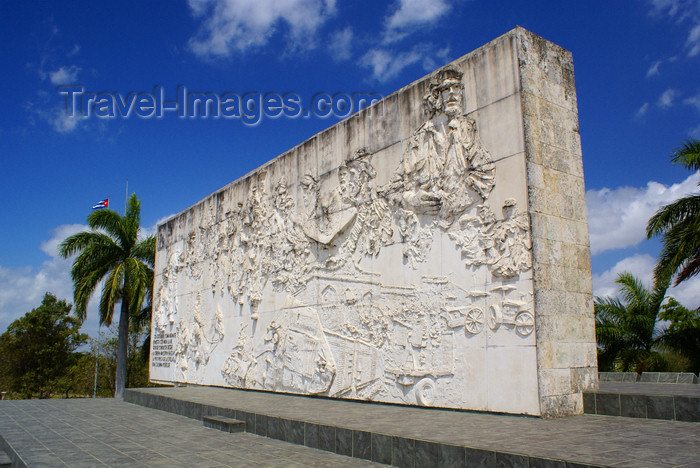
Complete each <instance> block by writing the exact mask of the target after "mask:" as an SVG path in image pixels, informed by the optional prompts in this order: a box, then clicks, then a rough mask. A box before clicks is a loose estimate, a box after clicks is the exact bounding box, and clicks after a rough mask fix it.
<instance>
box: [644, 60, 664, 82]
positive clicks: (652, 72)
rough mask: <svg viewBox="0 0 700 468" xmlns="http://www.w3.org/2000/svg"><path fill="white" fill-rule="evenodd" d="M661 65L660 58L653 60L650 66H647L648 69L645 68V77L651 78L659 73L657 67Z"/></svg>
mask: <svg viewBox="0 0 700 468" xmlns="http://www.w3.org/2000/svg"><path fill="white" fill-rule="evenodd" d="M660 66H661V60H658V61H656V62H654V63H653V64H652V65H651V67H649V70H647V78H651V77H652V76H656V75H659V74H660V72H659V67H660Z"/></svg>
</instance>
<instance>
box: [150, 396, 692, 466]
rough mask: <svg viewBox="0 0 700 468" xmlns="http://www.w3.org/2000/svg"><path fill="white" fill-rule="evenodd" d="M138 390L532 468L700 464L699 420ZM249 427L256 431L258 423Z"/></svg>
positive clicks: (169, 406) (170, 406) (167, 403)
mask: <svg viewBox="0 0 700 468" xmlns="http://www.w3.org/2000/svg"><path fill="white" fill-rule="evenodd" d="M137 392H139V393H146V394H150V395H157V396H158V397H165V398H160V399H159V404H163V405H164V408H163V409H166V410H168V409H169V410H171V411H172V410H173V408H175V406H176V405H175V404H173V403H174V401H173V400H180V401H184V402H189V404H191V405H195V406H197V405H198V406H197V407H199V408H200V409H201V411H204V410H211V409H213V408H231V409H236V410H240V411H242V412H244V413H243V414H245V415H246V416H251V415H253V414H254V415H267V416H269V418H267V419H268V420H271V419H272V418H284V419H288V420H297V421H304V422H306V423H311V424H314V425H319V426H318V427H320V429H321V430H322V429H324V428H325V427H335V428H344V429H343V430H346V429H347V430H352V431H353V432H357V433H370V432H371V433H373V434H384V435H389V436H391V437H394V438H401V440H405V439H414V440H417V441H426V442H429V443H431V442H432V443H437V444H446V445H447V444H448V445H452V446H459V447H467V458H468V457H469V453H470V452H469V449H470V448H471V449H475V451H490V452H496V453H505V454H512V455H514V456H513V457H511V459H513V460H520V462H522V461H525V463H526V464H525V465H522V464H521V463H520V462H519V463H516V464H515V465H509V466H528V464H527V463H528V460H529V466H560V465H562V464H561V463H556V462H555V463H551V462H549V461H546V460H545V461H543V462H536V463H533V460H535V458H541V459H549V460H565V461H567V462H575V463H578V464H581V465H584V466H585V465H602V466H628V467H655V468H662V467H671V466H688V467H689V466H700V443H699V442H700V423H693V422H679V421H662V420H646V419H644V420H643V419H633V418H621V417H611V416H600V415H579V416H572V417H566V418H559V419H551V420H545V419H540V418H532V417H519V416H508V415H496V414H485V413H473V412H464V411H450V410H437V409H426V408H416V407H405V406H397V405H383V404H373V403H366V402H352V401H343V400H334V399H326V398H311V397H303V396H294V395H283V394H274V393H267V392H255V391H244V390H234V389H223V388H214V387H197V386H189V387H181V388H150V389H138V390H137ZM168 399H173V400H171V401H168ZM201 405H205V406H201ZM180 408H182V405H181V404H180ZM191 409H194V406H193V407H192V408H191ZM195 417H196V416H195ZM256 420H258V419H256V418H255V417H253V421H256ZM263 420H264V419H263ZM248 431H250V432H254V431H255V428H254V426H253V427H249V428H248ZM372 440H374V439H372ZM439 447H442V445H439ZM416 451H418V449H417V444H416ZM518 455H522V456H518ZM538 463H539V464H538ZM415 466H419V464H418V463H416V464H415ZM467 466H469V463H468V462H467ZM566 466H569V465H566Z"/></svg>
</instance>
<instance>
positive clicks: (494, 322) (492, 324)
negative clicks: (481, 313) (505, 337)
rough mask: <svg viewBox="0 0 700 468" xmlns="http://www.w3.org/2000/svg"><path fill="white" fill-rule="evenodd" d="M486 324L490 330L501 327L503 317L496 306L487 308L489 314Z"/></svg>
mask: <svg viewBox="0 0 700 468" xmlns="http://www.w3.org/2000/svg"><path fill="white" fill-rule="evenodd" d="M486 320H487V322H486V323H488V325H489V328H490V329H491V330H496V329H498V327H500V326H501V322H502V321H503V315H502V314H501V309H500V307H498V306H497V305H491V306H489V312H488V316H487V319H486Z"/></svg>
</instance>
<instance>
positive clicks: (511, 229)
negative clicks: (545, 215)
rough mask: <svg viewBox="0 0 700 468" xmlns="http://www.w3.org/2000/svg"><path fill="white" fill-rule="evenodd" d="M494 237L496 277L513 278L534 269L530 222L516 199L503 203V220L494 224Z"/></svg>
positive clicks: (493, 271)
mask: <svg viewBox="0 0 700 468" xmlns="http://www.w3.org/2000/svg"><path fill="white" fill-rule="evenodd" d="M492 237H493V240H494V243H495V250H496V252H497V253H498V257H497V259H496V260H495V261H494V263H493V268H492V270H491V272H492V273H493V275H494V276H501V277H503V278H513V277H515V276H517V275H518V274H520V272H521V271H526V270H529V269H530V268H531V267H532V255H531V254H530V249H531V248H532V245H531V243H530V222H529V219H528V216H527V213H521V212H520V211H519V210H518V208H517V203H516V201H515V200H514V199H512V198H509V199H508V200H506V201H505V202H504V203H503V220H502V221H497V222H496V223H494V225H493V231H492Z"/></svg>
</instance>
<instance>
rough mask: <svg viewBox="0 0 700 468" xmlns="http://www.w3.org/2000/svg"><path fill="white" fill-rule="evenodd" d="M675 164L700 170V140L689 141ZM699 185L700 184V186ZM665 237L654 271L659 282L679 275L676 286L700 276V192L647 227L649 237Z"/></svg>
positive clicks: (660, 213)
mask: <svg viewBox="0 0 700 468" xmlns="http://www.w3.org/2000/svg"><path fill="white" fill-rule="evenodd" d="M671 161H672V162H673V163H674V164H680V165H682V166H683V167H685V168H686V169H689V170H691V171H697V170H700V140H692V139H691V140H688V141H686V142H685V143H683V144H682V145H681V147H680V148H678V149H676V150H675V151H674V152H673V154H672V155H671ZM699 185H700V184H699ZM655 236H662V237H661V238H662V241H663V248H662V250H661V253H660V255H659V263H658V265H657V266H656V269H655V270H654V273H655V274H656V277H657V278H659V279H660V280H664V279H665V278H672V277H673V276H674V275H675V276H676V282H675V284H676V285H677V284H678V283H680V282H681V281H685V280H687V279H688V278H691V277H693V276H695V275H697V274H698V273H700V193H695V194H693V195H689V196H687V197H684V198H681V199H679V200H676V201H675V202H673V203H671V204H669V205H666V206H664V207H662V208H661V209H660V210H659V211H657V212H656V214H655V215H654V216H653V217H652V218H651V219H650V220H649V223H648V224H647V237H648V238H651V237H655Z"/></svg>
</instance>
